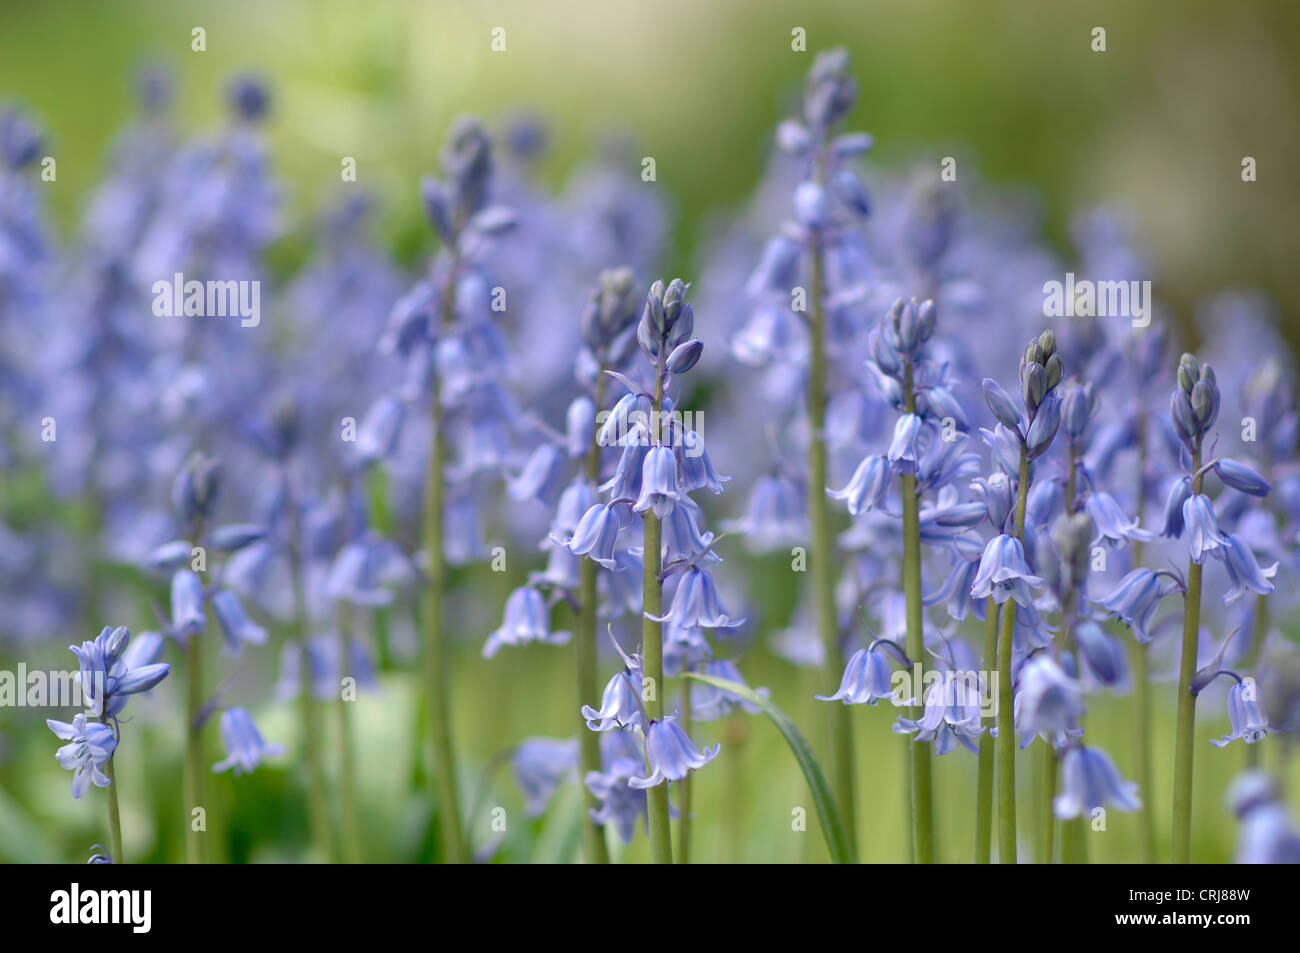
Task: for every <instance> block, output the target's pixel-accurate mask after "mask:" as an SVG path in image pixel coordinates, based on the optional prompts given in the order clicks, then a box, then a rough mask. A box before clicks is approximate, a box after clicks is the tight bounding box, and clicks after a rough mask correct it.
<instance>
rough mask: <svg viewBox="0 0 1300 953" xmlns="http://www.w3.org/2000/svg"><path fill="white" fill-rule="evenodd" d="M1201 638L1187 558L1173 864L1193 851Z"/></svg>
mask: <svg viewBox="0 0 1300 953" xmlns="http://www.w3.org/2000/svg"><path fill="white" fill-rule="evenodd" d="M1200 468H1201V447H1200V443H1199V441H1198V442H1197V445H1196V452H1195V453H1193V454H1192V472H1193V473H1195V472H1196V471H1198V470H1199V469H1200ZM1200 492H1201V477H1200V476H1199V475H1198V476H1197V477H1196V478H1195V479H1194V480H1193V481H1192V493H1194V494H1195V493H1200ZM1200 635H1201V566H1200V564H1199V563H1197V562H1195V561H1193V560H1192V559H1190V558H1189V559H1188V561H1187V593H1186V595H1185V596H1184V606H1183V649H1182V658H1181V662H1180V664H1179V668H1178V734H1177V737H1176V740H1175V742H1174V813H1173V834H1172V847H1171V849H1170V855H1169V859H1170V862H1171V863H1175V864H1186V863H1188V862H1189V860H1190V859H1191V852H1192V756H1193V754H1194V753H1195V751H1194V746H1195V743H1196V739H1195V730H1196V696H1195V695H1194V694H1192V680H1193V679H1194V678H1195V677H1196V650H1197V648H1198V646H1199V643H1200Z"/></svg>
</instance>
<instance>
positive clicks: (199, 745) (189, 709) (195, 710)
mask: <svg viewBox="0 0 1300 953" xmlns="http://www.w3.org/2000/svg"><path fill="white" fill-rule="evenodd" d="M199 639H200V636H198V635H191V636H190V637H189V638H188V639H187V640H186V642H185V671H186V676H187V679H188V684H187V686H186V688H187V691H186V705H185V825H186V831H187V833H186V836H185V859H186V862H187V863H191V864H201V863H203V862H204V861H205V859H206V858H205V856H204V851H205V847H206V844H205V842H204V837H203V835H204V833H205V831H202V830H195V829H194V821H195V818H194V809H195V808H203V809H204V811H205V812H206V807H204V804H203V732H202V729H201V728H200V727H199V724H198V720H199V711H200V710H201V709H202V707H203V680H202V674H203V673H202V665H201V663H200V651H199ZM204 826H206V823H205V824H204Z"/></svg>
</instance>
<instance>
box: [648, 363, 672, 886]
mask: <svg viewBox="0 0 1300 953" xmlns="http://www.w3.org/2000/svg"><path fill="white" fill-rule="evenodd" d="M663 405H664V378H663V374H662V373H659V374H657V375H656V379H655V401H654V411H655V415H654V420H656V421H658V419H659V413H660V411H662V410H663ZM642 523H643V525H644V536H645V547H644V548H645V553H644V556H643V560H642V561H643V563H644V570H645V571H644V574H643V575H642V577H641V583H642V585H641V598H642V608H643V609H644V610H645V611H644V614H643V615H642V619H641V642H642V645H641V651H642V666H643V671H642V676H643V678H644V680H645V683H646V687H648V688H649V695H650V697H649V698H647V699H645V706H646V714H647V715H649V717H650V719H651V720H652V721H661V720H662V719H663V717H664V697H663V684H664V644H663V636H664V633H663V623H661V622H655V621H654V620H652V619H651V618H650V616H652V615H653V616H662V615H663V611H664V591H663V582H662V581H660V579H659V572H660V570H661V569H662V566H661V565H660V563H661V561H662V556H663V554H662V552H661V551H660V547H661V546H662V545H663V540H662V528H661V527H660V525H659V517H657V516H655V515H654V512H653V511H651V510H646V512H645V514H644V516H643V517H642ZM643 691H644V688H643ZM646 767H647V770H650V764H649V756H648V755H647V761H646ZM646 794H647V800H648V805H647V806H648V808H649V814H650V856H651V859H652V860H653V861H654V862H655V863H656V864H671V863H672V862H673V842H672V831H671V829H670V825H669V821H668V785H667V783H666V782H665V783H664V784H656V785H655V786H654V787H652V788H650V789H649V790H648V791H647V792H646Z"/></svg>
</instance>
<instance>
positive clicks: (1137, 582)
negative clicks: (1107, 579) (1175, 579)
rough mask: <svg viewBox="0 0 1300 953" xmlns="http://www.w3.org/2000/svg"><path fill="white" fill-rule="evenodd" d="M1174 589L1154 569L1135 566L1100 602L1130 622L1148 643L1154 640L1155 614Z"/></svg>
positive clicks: (1119, 617) (1144, 641)
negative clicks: (1151, 626) (1152, 631)
mask: <svg viewBox="0 0 1300 953" xmlns="http://www.w3.org/2000/svg"><path fill="white" fill-rule="evenodd" d="M1170 591H1171V589H1170V588H1167V587H1166V586H1165V585H1164V583H1163V582H1162V580H1161V578H1160V577H1159V576H1158V575H1157V574H1155V573H1153V572H1152V571H1151V570H1150V569H1134V570H1133V571H1132V572H1130V573H1129V574H1128V575H1126V576H1125V577H1124V578H1123V579H1121V580H1120V581H1119V585H1118V586H1116V587H1115V590H1114V591H1113V592H1111V593H1109V594H1108V595H1106V596H1103V597H1102V598H1100V599H1098V600H1096V601H1097V604H1098V605H1100V606H1102V607H1103V608H1105V609H1107V610H1109V611H1110V612H1111V613H1112V614H1113V615H1114V616H1115V617H1116V618H1118V619H1121V620H1123V621H1124V622H1127V623H1128V625H1129V626H1130V627H1131V628H1132V629H1133V635H1134V637H1135V638H1136V639H1137V640H1138V641H1139V642H1143V643H1146V642H1150V641H1151V632H1150V625H1151V617H1152V616H1154V615H1155V612H1156V609H1157V608H1158V607H1159V605H1160V600H1161V599H1163V598H1164V597H1165V596H1166V595H1168V594H1169V592H1170Z"/></svg>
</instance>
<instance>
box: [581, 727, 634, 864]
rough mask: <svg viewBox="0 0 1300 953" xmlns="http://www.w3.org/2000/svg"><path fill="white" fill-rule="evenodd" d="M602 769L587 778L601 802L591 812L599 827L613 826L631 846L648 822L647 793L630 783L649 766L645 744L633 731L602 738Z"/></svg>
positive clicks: (588, 787)
mask: <svg viewBox="0 0 1300 953" xmlns="http://www.w3.org/2000/svg"><path fill="white" fill-rule="evenodd" d="M600 755H601V770H600V771H589V772H587V776H586V778H585V779H584V781H585V783H586V785H587V790H589V791H590V792H591V794H592V796H593V797H594V798H595V799H596V800H597V801H598V802H599V805H600V806H599V807H596V808H593V809H592V811H591V816H592V819H593V820H595V822H596V823H597V824H609V825H612V826H613V828H614V832H615V833H616V834H618V837H619V839H620V840H621V841H622V842H623V843H625V844H627V843H630V842H631V840H632V837H633V836H634V835H635V834H636V829H637V826H638V824H639V825H640V826H641V828H642V829H645V828H646V825H647V823H648V814H647V805H646V793H645V791H641V790H638V789H636V788H634V787H632V786H631V785H630V784H629V783H628V782H629V781H631V780H632V779H633V778H634V777H637V776H638V775H639V774H640V773H641V770H642V769H643V768H644V766H645V757H644V755H643V754H642V752H641V745H640V744H639V743H638V742H637V741H636V740H635V736H634V735H633V734H632V733H631V732H626V731H611V732H608V733H606V734H604V735H602V736H601V739H600Z"/></svg>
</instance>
